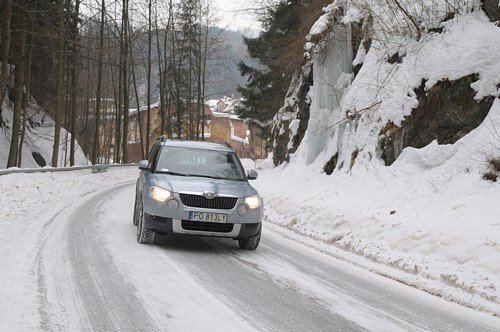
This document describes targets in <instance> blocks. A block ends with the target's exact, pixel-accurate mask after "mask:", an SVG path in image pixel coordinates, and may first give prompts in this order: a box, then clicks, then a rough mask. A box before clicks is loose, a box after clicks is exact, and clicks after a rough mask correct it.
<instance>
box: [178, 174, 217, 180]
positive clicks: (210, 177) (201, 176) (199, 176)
mask: <svg viewBox="0 0 500 332" xmlns="http://www.w3.org/2000/svg"><path fill="white" fill-rule="evenodd" d="M186 176H194V177H197V178H209V179H219V180H221V179H223V178H220V177H217V176H211V175H202V174H186Z"/></svg>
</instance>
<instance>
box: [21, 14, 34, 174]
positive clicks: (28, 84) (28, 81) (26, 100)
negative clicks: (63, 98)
mask: <svg viewBox="0 0 500 332" xmlns="http://www.w3.org/2000/svg"><path fill="white" fill-rule="evenodd" d="M33 33H34V29H33V24H32V23H31V29H30V43H29V44H30V51H29V53H28V63H27V65H26V94H25V95H24V97H23V122H22V131H21V140H20V141H19V153H18V158H17V167H19V168H20V167H21V165H22V162H23V146H24V138H25V137H26V126H27V125H26V122H27V119H28V110H27V108H28V104H29V100H30V98H31V96H30V95H31V62H32V60H33Z"/></svg>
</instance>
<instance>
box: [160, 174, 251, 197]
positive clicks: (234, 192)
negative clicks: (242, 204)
mask: <svg viewBox="0 0 500 332" xmlns="http://www.w3.org/2000/svg"><path fill="white" fill-rule="evenodd" d="M152 180H153V184H154V185H155V186H158V187H162V188H165V189H169V190H171V191H173V192H175V193H178V192H192V193H202V192H204V191H213V192H215V193H217V194H218V195H230V196H238V197H246V196H250V195H254V194H257V191H256V190H255V189H254V188H253V187H252V186H251V185H250V184H249V183H248V182H247V181H231V180H219V179H209V178H201V177H194V176H176V175H169V174H155V175H154V176H153V179H152Z"/></svg>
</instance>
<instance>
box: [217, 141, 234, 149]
mask: <svg viewBox="0 0 500 332" xmlns="http://www.w3.org/2000/svg"><path fill="white" fill-rule="evenodd" d="M215 143H217V144H220V145H224V146H227V147H228V148H230V149H232V148H233V147H232V146H231V144H229V143H228V142H226V141H224V140H223V139H218V140H216V141H215Z"/></svg>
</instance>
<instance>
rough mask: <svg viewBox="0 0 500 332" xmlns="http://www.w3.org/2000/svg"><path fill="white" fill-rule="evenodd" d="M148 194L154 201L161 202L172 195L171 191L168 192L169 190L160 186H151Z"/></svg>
mask: <svg viewBox="0 0 500 332" xmlns="http://www.w3.org/2000/svg"><path fill="white" fill-rule="evenodd" d="M149 195H150V196H151V198H152V199H154V200H155V201H158V202H162V203H163V202H165V201H166V200H167V199H168V198H169V197H170V196H172V193H170V191H168V190H167V189H163V188H160V187H152V188H151V190H150V191H149Z"/></svg>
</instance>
